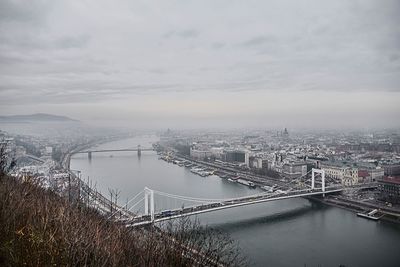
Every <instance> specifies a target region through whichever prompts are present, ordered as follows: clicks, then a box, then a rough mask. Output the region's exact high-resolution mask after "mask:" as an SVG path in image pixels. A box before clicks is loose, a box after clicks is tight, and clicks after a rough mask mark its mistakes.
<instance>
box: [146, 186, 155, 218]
mask: <svg viewBox="0 0 400 267" xmlns="http://www.w3.org/2000/svg"><path fill="white" fill-rule="evenodd" d="M149 214H150V218H151V221H152V222H154V191H153V190H151V189H150V188H148V187H145V188H144V215H149Z"/></svg>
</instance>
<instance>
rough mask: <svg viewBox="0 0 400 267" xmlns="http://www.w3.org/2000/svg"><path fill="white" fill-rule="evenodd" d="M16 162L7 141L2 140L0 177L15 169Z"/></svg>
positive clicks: (0, 144) (0, 143)
mask: <svg viewBox="0 0 400 267" xmlns="http://www.w3.org/2000/svg"><path fill="white" fill-rule="evenodd" d="M15 165H16V162H15V159H14V157H13V156H11V153H10V152H9V151H8V143H7V141H5V140H4V139H3V140H0V177H3V176H4V175H7V174H8V173H9V172H10V171H12V170H13V168H14V167H15Z"/></svg>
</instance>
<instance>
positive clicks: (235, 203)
mask: <svg viewBox="0 0 400 267" xmlns="http://www.w3.org/2000/svg"><path fill="white" fill-rule="evenodd" d="M374 187H376V184H364V185H355V186H352V187H348V188H346V187H342V186H332V187H326V190H325V191H324V192H323V191H322V190H321V188H318V189H313V190H312V189H304V190H297V191H292V192H284V193H278V194H277V193H262V194H257V195H251V196H244V197H240V198H234V199H228V200H224V201H221V202H213V203H208V204H206V205H200V206H193V207H187V208H183V209H174V210H170V211H168V212H165V211H164V212H159V213H156V214H154V218H155V219H154V221H153V222H162V221H166V220H171V219H176V218H180V217H185V216H192V215H196V214H201V213H206V212H213V211H218V210H222V209H229V208H235V207H240V206H246V205H253V204H257V203H263V202H269V201H277V200H283V199H289V198H296V197H307V196H316V195H323V194H331V193H337V192H341V191H344V190H346V189H369V188H374ZM153 222H152V221H151V216H150V215H141V216H137V217H135V218H133V219H132V220H129V221H126V222H125V223H126V225H127V226H132V227H135V226H140V225H147V224H151V223H153Z"/></svg>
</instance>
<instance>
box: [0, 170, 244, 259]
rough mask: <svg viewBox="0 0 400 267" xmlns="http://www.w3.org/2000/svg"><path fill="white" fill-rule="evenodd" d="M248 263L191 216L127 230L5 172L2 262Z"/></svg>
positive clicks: (0, 184)
mask: <svg viewBox="0 0 400 267" xmlns="http://www.w3.org/2000/svg"><path fill="white" fill-rule="evenodd" d="M210 259H212V260H211V261H210ZM221 262H223V263H224V265H225V266H234V265H243V263H244V261H243V259H242V258H241V257H240V254H239V253H238V251H237V247H236V245H235V244H234V243H233V242H232V241H231V240H230V239H229V237H228V236H226V235H224V234H221V233H219V232H215V231H212V230H210V229H207V228H203V227H200V226H199V224H197V223H192V222H191V221H189V220H181V221H179V222H175V223H174V224H169V225H164V227H163V231H160V230H159V229H158V228H155V227H149V228H142V229H135V230H133V229H127V228H126V227H124V226H122V225H119V224H117V223H114V222H111V221H109V220H106V219H105V218H104V217H103V216H102V215H101V214H99V213H97V211H95V210H93V209H90V208H86V207H84V206H83V204H74V205H70V204H69V203H68V201H67V200H66V199H64V198H62V197H60V196H59V195H56V194H55V193H53V192H51V191H48V190H45V189H43V188H41V187H39V186H38V185H36V184H35V182H34V181H33V180H31V181H29V182H26V181H25V182H22V181H19V180H17V179H16V178H13V177H9V176H7V175H5V174H3V175H0V266H196V265H197V266H207V265H208V266H210V265H219V263H221Z"/></svg>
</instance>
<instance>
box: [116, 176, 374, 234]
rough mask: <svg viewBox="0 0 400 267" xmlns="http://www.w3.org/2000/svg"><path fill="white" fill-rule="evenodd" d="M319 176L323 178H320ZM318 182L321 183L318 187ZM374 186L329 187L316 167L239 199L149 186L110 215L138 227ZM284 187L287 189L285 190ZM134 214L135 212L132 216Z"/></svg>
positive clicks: (130, 225)
mask: <svg viewBox="0 0 400 267" xmlns="http://www.w3.org/2000/svg"><path fill="white" fill-rule="evenodd" d="M309 173H311V178H308V174H309ZM317 178H320V179H318V180H317ZM328 180H329V179H328ZM328 182H329V181H328ZM316 185H318V187H317V186H316ZM372 187H376V185H375V184H362V185H356V186H352V187H346V188H344V187H343V186H342V185H341V184H333V183H330V184H329V185H328V186H327V185H326V179H325V172H324V170H320V169H312V170H311V171H309V172H308V173H307V174H305V175H303V176H301V177H299V178H297V179H294V180H292V181H291V182H289V183H287V184H286V186H285V188H283V187H280V189H279V188H276V189H278V190H275V191H274V192H263V193H258V194H254V195H250V196H243V197H237V198H227V199H226V198H224V199H223V198H221V199H219V198H198V197H190V196H181V195H176V194H170V193H165V192H161V191H158V190H154V189H150V188H147V187H146V188H144V189H143V190H142V191H141V192H139V193H138V194H136V195H135V196H134V197H133V198H131V199H130V200H129V201H128V202H127V203H126V207H125V208H122V207H119V208H117V209H116V210H115V211H114V212H113V213H112V214H111V215H110V218H114V219H116V220H117V221H119V222H121V223H124V224H125V225H126V226H129V227H136V226H141V225H148V224H153V223H157V222H162V221H166V220H171V219H175V218H179V217H184V216H192V215H197V214H201V213H206V212H213V211H218V210H222V209H229V208H235V207H241V206H246V205H253V204H257V203H263V202H270V201H278V200H283V199H289V198H296V197H308V196H318V195H323V196H325V194H332V193H338V192H341V191H343V190H344V189H348V188H354V189H367V188H372ZM281 189H285V190H284V191H283V190H281ZM156 197H157V198H160V200H161V201H158V202H157V203H156ZM128 206H129V208H128ZM132 214H134V215H133V216H132Z"/></svg>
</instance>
